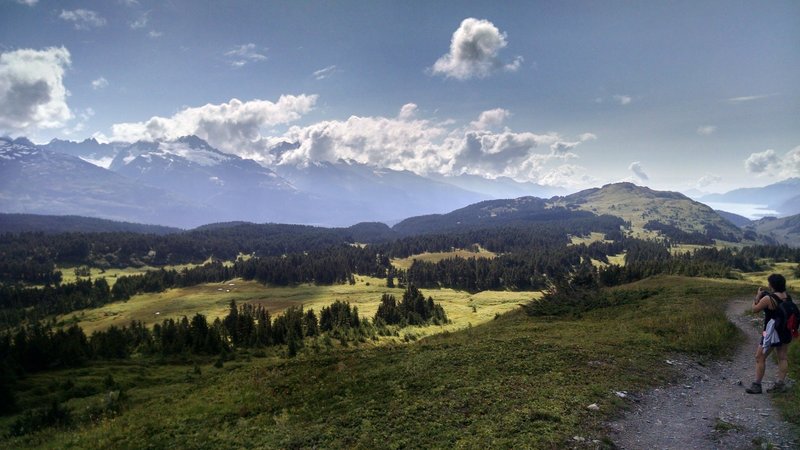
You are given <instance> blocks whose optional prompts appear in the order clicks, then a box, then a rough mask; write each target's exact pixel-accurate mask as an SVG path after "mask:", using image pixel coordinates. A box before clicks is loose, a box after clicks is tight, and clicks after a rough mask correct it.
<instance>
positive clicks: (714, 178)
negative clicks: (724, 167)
mask: <svg viewBox="0 0 800 450" xmlns="http://www.w3.org/2000/svg"><path fill="white" fill-rule="evenodd" d="M720 181H722V177H720V176H719V175H714V174H713V173H706V174H705V175H703V176H702V177H700V179H699V180H697V183H696V186H697V188H698V189H702V188H706V187H708V186H711V185H712V184H717V183H719V182H720Z"/></svg>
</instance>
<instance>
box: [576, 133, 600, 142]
mask: <svg viewBox="0 0 800 450" xmlns="http://www.w3.org/2000/svg"><path fill="white" fill-rule="evenodd" d="M578 139H579V140H580V141H581V142H587V141H594V140H597V135H596V134H594V133H583V134H581V135H580V136H578Z"/></svg>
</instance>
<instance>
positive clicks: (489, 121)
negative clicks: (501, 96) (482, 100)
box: [470, 108, 511, 130]
mask: <svg viewBox="0 0 800 450" xmlns="http://www.w3.org/2000/svg"><path fill="white" fill-rule="evenodd" d="M510 116H511V113H510V112H509V111H508V110H506V109H503V108H495V109H490V110H488V111H484V112H482V113H481V115H480V116H479V117H478V120H476V121H473V122H471V123H470V126H471V127H472V128H474V129H476V130H488V129H491V128H495V127H498V126H500V125H502V124H503V121H505V120H506V119H507V118H508V117H510Z"/></svg>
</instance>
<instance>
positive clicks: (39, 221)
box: [0, 213, 183, 235]
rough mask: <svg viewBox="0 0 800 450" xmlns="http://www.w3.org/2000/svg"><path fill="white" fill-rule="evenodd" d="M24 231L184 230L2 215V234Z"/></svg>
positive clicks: (161, 232) (90, 219)
mask: <svg viewBox="0 0 800 450" xmlns="http://www.w3.org/2000/svg"><path fill="white" fill-rule="evenodd" d="M23 231H41V232H44V233H72V232H81V233H113V232H131V233H143V234H158V235H164V234H172V233H180V232H181V231H183V230H181V229H180V228H173V227H165V226H161V225H145V224H140V223H131V222H118V221H116V220H107V219H97V218H94V217H82V216H47V215H40V214H4V213H0V233H20V232H23Z"/></svg>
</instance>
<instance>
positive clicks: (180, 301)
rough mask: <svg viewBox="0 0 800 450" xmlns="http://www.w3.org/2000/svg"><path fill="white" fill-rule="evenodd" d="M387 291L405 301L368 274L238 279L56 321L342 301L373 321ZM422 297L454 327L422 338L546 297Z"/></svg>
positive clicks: (96, 322)
mask: <svg viewBox="0 0 800 450" xmlns="http://www.w3.org/2000/svg"><path fill="white" fill-rule="evenodd" d="M384 293H389V294H394V296H395V297H396V298H398V299H400V297H402V295H403V289H400V288H387V287H386V280H383V279H379V278H371V277H364V276H356V284H355V285H349V284H343V285H333V286H316V285H311V284H305V285H300V286H295V287H267V286H264V285H262V284H260V283H257V282H255V281H243V280H241V279H235V280H229V281H226V282H224V283H207V284H201V285H198V286H192V287H188V288H179V289H169V290H167V291H164V292H160V293H151V294H141V295H136V296H134V297H132V298H131V299H130V300H128V301H125V302H114V303H110V304H107V305H104V306H102V307H100V308H94V309H87V310H82V311H76V312H73V313H69V314H65V315H63V316H60V317H58V318H57V320H58V321H63V322H65V323H72V322H77V323H78V324H79V325H80V326H81V327H82V328H83V329H84V331H85V332H86V333H87V334H90V333H91V332H92V331H94V330H100V329H105V328H108V327H109V326H111V325H117V326H123V325H128V324H130V322H131V321H132V320H138V321H142V322H143V323H145V324H148V325H152V324H154V323H159V322H161V321H163V320H164V319H167V318H180V317H181V316H187V317H191V316H193V315H194V314H196V313H200V314H204V315H205V316H207V317H208V318H209V321H213V320H214V319H215V318H217V317H224V316H225V315H226V314H227V313H228V305H229V303H230V301H231V300H236V302H237V303H253V304H260V305H263V306H265V307H266V308H267V309H268V310H269V311H270V313H272V314H275V313H280V312H282V311H283V310H285V309H286V308H288V307H289V306H292V305H303V306H304V307H305V308H307V309H314V310H316V311H317V312H319V311H320V310H321V309H322V307H323V306H328V305H330V304H331V303H333V302H334V301H335V300H342V301H348V302H350V303H351V304H353V305H356V306H358V310H359V313H360V315H361V316H365V317H369V318H372V317H373V316H374V315H375V312H376V311H377V310H378V305H379V304H380V299H381V296H382V295H383V294H384ZM422 293H423V294H424V295H425V296H432V297H433V298H434V300H436V302H437V303H441V305H442V306H443V307H444V309H445V311H446V312H447V315H448V318H449V319H451V320H452V321H453V323H451V324H448V325H444V326H443V327H425V328H420V329H418V330H416V331H414V333H415V334H416V335H418V336H424V335H428V334H432V333H434V332H442V331H455V330H457V329H460V328H464V327H466V326H469V324H472V325H477V324H479V323H483V322H486V321H489V320H491V319H492V318H494V316H495V314H502V313H505V312H507V311H510V310H512V309H514V308H516V307H517V305H518V304H520V303H526V302H528V301H530V300H532V299H534V298H538V297H539V296H541V293H540V292H507V291H484V292H480V293H477V294H470V293H468V292H464V291H455V290H452V289H422ZM473 307H474V309H473ZM156 313H158V314H156Z"/></svg>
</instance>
